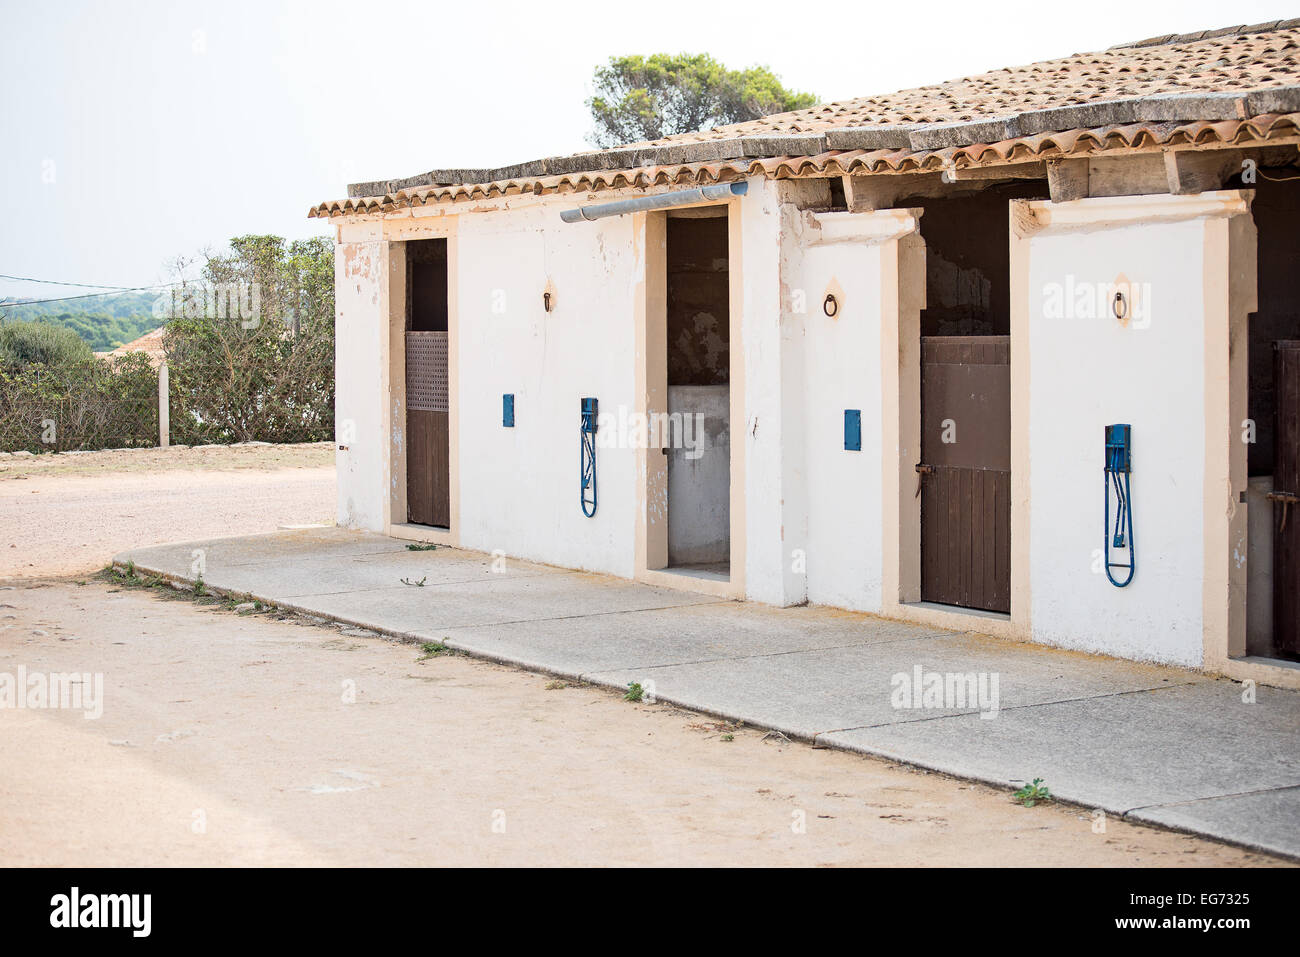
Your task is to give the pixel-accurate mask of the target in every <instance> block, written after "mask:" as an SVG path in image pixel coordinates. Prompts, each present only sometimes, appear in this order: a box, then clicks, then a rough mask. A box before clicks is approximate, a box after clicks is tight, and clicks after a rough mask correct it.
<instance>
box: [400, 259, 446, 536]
mask: <svg viewBox="0 0 1300 957" xmlns="http://www.w3.org/2000/svg"><path fill="white" fill-rule="evenodd" d="M447 316H448V298H447V240H445V239H421V240H414V241H411V242H408V243H406V511H407V521H408V522H411V523H413V524H417V525H432V526H434V527H437V528H450V526H451V459H450V431H449V421H450V400H449V395H448V383H447Z"/></svg>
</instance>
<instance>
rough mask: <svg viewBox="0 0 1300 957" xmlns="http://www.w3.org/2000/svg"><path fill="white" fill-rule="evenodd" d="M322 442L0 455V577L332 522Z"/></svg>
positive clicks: (90, 566) (83, 568) (330, 478)
mask: <svg viewBox="0 0 1300 957" xmlns="http://www.w3.org/2000/svg"><path fill="white" fill-rule="evenodd" d="M334 490H335V484H334V452H333V447H332V446H331V445H329V444H313V445H271V446H265V445H260V446H259V445H254V446H233V447H232V446H205V447H200V448H172V449H132V450H127V451H117V452H113V451H109V452H87V453H85V454H76V455H36V456H30V457H27V456H19V457H4V458H0V579H2V578H12V577H39V576H43V575H74V574H84V573H87V572H91V571H95V570H97V569H100V568H103V567H104V565H105V564H107V562H108V560H109V559H110V558H112V556H113V555H114V554H115V553H117V552H119V551H122V550H124V549H127V548H132V547H135V546H138V545H157V544H163V543H165V542H173V541H177V540H179V539H188V538H206V537H215V536H221V535H250V534H254V533H257V532H272V531H275V530H276V529H277V528H279V527H281V526H282V525H288V524H313V523H332V522H333V515H334V507H335V506H334Z"/></svg>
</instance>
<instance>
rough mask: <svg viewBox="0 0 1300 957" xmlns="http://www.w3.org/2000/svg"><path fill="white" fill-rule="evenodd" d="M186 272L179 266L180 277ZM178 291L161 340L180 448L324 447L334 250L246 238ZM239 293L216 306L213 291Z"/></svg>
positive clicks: (330, 382)
mask: <svg viewBox="0 0 1300 957" xmlns="http://www.w3.org/2000/svg"><path fill="white" fill-rule="evenodd" d="M187 265H189V264H185V263H179V264H178V272H182V273H183V272H184V271H185V269H186V267H187ZM198 265H199V268H200V274H201V277H202V278H201V279H200V280H199V281H197V282H191V281H185V282H182V283H181V284H180V285H179V286H178V292H179V295H178V296H177V299H176V300H175V302H176V307H175V309H174V310H173V312H172V315H171V316H170V318H169V319H168V322H167V329H166V332H165V333H164V334H163V348H164V349H165V350H166V353H167V364H168V369H169V374H170V386H171V426H172V435H173V439H174V441H177V442H183V443H187V444H194V443H197V442H249V441H266V442H302V441H323V440H327V439H329V438H330V437H331V436H332V435H333V432H334V247H333V243H332V242H331V241H330V240H329V239H325V238H314V239H309V240H302V241H295V242H292V243H289V244H288V245H287V246H286V244H285V241H284V240H283V239H281V238H280V237H279V236H255V235H250V236H239V237H236V238H235V239H232V240H231V241H230V252H229V253H226V254H221V255H208V256H207V257H206V258H205V259H204V261H203V262H202V263H200V264H198ZM222 289H225V290H230V291H237V295H235V294H232V295H231V296H229V297H227V298H226V299H225V300H224V301H223V299H222V297H221V296H217V297H216V302H215V303H214V301H213V290H218V291H219V290H222Z"/></svg>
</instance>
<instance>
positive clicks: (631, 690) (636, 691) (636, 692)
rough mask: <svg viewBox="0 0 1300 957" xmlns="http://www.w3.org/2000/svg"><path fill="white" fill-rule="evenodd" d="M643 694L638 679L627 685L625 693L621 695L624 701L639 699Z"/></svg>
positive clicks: (643, 691) (643, 690)
mask: <svg viewBox="0 0 1300 957" xmlns="http://www.w3.org/2000/svg"><path fill="white" fill-rule="evenodd" d="M644 695H645V689H644V688H642V687H641V683H640V682H639V681H633V682H631V683H630V684H629V685H628V686H627V694H625V695H623V700H624V701H640V700H641V698H642V697H643V696H644Z"/></svg>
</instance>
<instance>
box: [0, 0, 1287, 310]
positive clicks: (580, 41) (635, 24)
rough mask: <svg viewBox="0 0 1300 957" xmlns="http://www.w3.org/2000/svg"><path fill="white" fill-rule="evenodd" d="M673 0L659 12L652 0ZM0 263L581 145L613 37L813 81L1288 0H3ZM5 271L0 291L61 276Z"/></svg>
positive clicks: (271, 221)
mask: <svg viewBox="0 0 1300 957" xmlns="http://www.w3.org/2000/svg"><path fill="white" fill-rule="evenodd" d="M658 10H664V11H668V13H667V14H664V15H660V14H657V13H656V12H655V11H658ZM0 11H2V13H0V26H2V27H3V29H2V30H0V35H2V36H3V37H4V51H5V52H4V54H3V56H0V132H2V135H3V142H4V146H3V150H0V181H2V182H3V202H4V206H3V225H2V226H0V273H3V274H11V275H18V276H34V277H37V278H42V279H56V280H70V281H74V282H85V283H106V284H110V285H118V286H134V285H146V284H149V283H153V282H157V281H159V280H160V279H163V278H166V277H165V272H164V268H163V267H164V263H165V262H166V261H168V260H170V259H172V258H174V257H175V256H177V255H182V254H183V255H193V254H194V253H195V252H196V251H198V250H199V249H200V248H202V247H204V246H214V247H218V246H220V245H222V244H223V243H224V241H225V240H226V239H228V238H229V237H231V236H234V235H238V234H241V233H249V232H259V233H260V232H268V233H276V234H278V235H282V236H285V237H289V238H298V237H306V236H311V235H319V234H323V233H326V232H328V227H325V226H323V225H321V224H319V223H318V222H316V221H314V220H312V221H309V220H308V219H307V218H306V213H307V209H308V208H309V207H310V206H311V205H313V204H315V203H317V202H319V201H321V200H324V199H331V198H337V197H340V196H343V195H344V194H345V185H346V183H348V182H355V181H360V180H369V179H383V178H393V177H400V176H409V175H412V174H415V173H418V172H423V171H425V170H428V169H432V168H435V167H450V166H498V165H505V164H506V163H513V162H520V161H523V160H529V159H535V158H538V157H541V156H549V155H554V154H557V153H569V152H575V151H578V150H582V149H585V148H589V147H588V146H587V144H586V142H585V136H586V134H587V133H588V132H589V130H590V121H589V117H588V115H587V112H586V108H585V106H584V100H585V99H586V97H587V96H588V95H589V94H590V92H591V91H590V83H591V74H592V70H593V69H594V68H595V66H596V65H597V64H599V63H601V62H602V61H604V60H606V59H607V58H608V57H610V56H612V55H615V54H625V53H653V52H701V51H702V52H707V53H711V54H712V55H714V56H715V57H717V58H718V59H719V60H721V61H722V62H723V63H726V64H727V65H728V66H732V67H743V66H750V65H754V64H764V65H766V66H769V67H771V68H772V69H773V70H774V71H775V72H776V73H777V75H778V76H780V77H781V78H782V79H783V81H784V82H785V83H786V84H787V85H788V86H791V87H793V88H796V89H799V90H810V91H812V92H814V93H816V94H818V96H819V97H821V98H822V99H823V100H834V99H846V98H849V97H853V96H865V95H870V94H875V93H885V92H890V91H893V90H896V89H902V88H905V87H909V86H918V85H924V84H928V83H935V82H939V81H942V80H946V79H951V78H953V77H958V76H963V75H967V74H970V73H977V72H981V71H984V70H987V69H994V68H997V67H1002V66H1011V65H1017V64H1021V63H1027V62H1031V61H1034V60H1040V59H1047V58H1051V57H1057V56H1065V55H1068V54H1071V53H1076V52H1079V51H1084V50H1094V49H1101V48H1104V47H1107V46H1111V45H1113V44H1115V43H1120V42H1124V41H1129V40H1135V39H1139V38H1142V37H1147V36H1152V35H1155V34H1162V33H1173V32H1189V31H1192V30H1202V29H1209V28H1216V27H1221V26H1230V25H1233V24H1238V23H1256V22H1260V21H1264V20H1275V19H1280V18H1284V17H1288V16H1292V15H1294V14H1295V12H1296V11H1295V3H1294V0H1292V2H1290V3H1288V2H1284V0H1281V2H1248V0H1237V2H1233V3H1230V4H1225V3H1222V2H1213V3H1212V2H1208V0H1186V2H1182V3H1177V4H1169V5H1167V6H1161V5H1154V4H1143V3H1134V2H1132V0H1118V2H1117V0H1091V2H1089V3H1087V4H1084V5H1080V4H1069V3H1066V4H1055V3H1042V2H1030V3H1020V2H1008V0H1003V2H1000V3H995V4H991V3H971V2H969V0H966V2H960V3H942V2H933V0H931V2H926V3H923V4H922V3H907V2H905V3H888V2H877V3H872V4H832V5H829V6H825V5H818V4H812V3H797V2H790V0H787V2H784V3H780V4H777V3H771V4H766V3H756V2H749V3H744V4H721V3H709V2H699V3H690V4H677V3H670V2H658V3H651V2H641V3H592V2H587V3H583V4H574V5H572V6H571V7H568V6H566V5H564V4H557V3H553V2H547V3H531V4H528V3H512V2H491V3H481V4H474V3H469V4H456V5H446V6H444V5H442V4H437V3H416V2H398V0H392V2H388V0H356V2H350V3H335V2H314V3H287V2H281V3H276V2H271V0H261V2H249V3H242V2H231V0H222V2H214V3H194V2H189V3H187V2H183V0H182V2H172V3H169V2H157V3H154V2H138V3H131V2H125V0H123V2H116V3H109V2H104V3H91V2H81V3H74V2H60V0H44V2H30V3H15V2H12V0H0ZM75 292H76V290H61V289H60V288H59V287H54V286H46V287H42V286H35V285H32V284H28V283H13V282H9V281H3V280H0V296H3V295H22V296H28V297H31V296H37V295H38V294H40V297H41V298H44V297H45V296H54V295H60V294H64V295H66V294H72V293H75Z"/></svg>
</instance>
